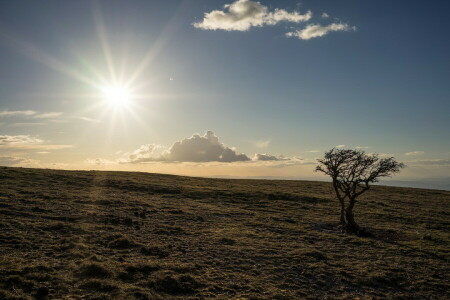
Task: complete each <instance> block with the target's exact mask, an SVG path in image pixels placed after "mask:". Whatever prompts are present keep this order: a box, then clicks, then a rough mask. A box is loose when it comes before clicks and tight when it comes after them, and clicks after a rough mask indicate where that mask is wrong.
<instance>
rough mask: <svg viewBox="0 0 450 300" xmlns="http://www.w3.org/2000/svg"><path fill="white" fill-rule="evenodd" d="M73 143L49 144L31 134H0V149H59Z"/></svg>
mask: <svg viewBox="0 0 450 300" xmlns="http://www.w3.org/2000/svg"><path fill="white" fill-rule="evenodd" d="M72 147H73V145H55V144H49V143H47V142H46V141H44V140H42V139H41V138H38V137H34V136H31V135H0V149H14V150H27V149H33V150H36V149H39V150H59V149H67V148H72Z"/></svg>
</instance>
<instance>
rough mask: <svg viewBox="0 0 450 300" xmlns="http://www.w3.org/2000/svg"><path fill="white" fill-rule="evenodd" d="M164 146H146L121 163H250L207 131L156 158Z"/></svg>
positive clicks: (180, 142) (130, 154)
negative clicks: (156, 151) (156, 152)
mask: <svg viewBox="0 0 450 300" xmlns="http://www.w3.org/2000/svg"><path fill="white" fill-rule="evenodd" d="M158 148H159V149H161V148H162V146H158V145H154V144H146V145H143V146H141V147H140V148H139V149H137V150H135V151H133V152H132V153H127V154H126V159H125V160H122V161H121V162H129V163H142V162H158V161H159V162H227V163H228V162H238V161H250V158H249V157H248V156H247V155H245V154H240V153H237V152H236V151H235V150H233V149H231V148H229V147H227V146H225V145H224V144H222V143H221V142H219V138H218V137H217V136H216V135H215V134H214V132H212V131H207V132H206V133H205V134H204V135H203V136H200V135H199V134H194V135H192V136H191V137H190V138H186V139H183V140H181V141H179V142H175V143H174V144H173V145H172V146H171V147H170V148H169V149H168V150H167V151H164V152H163V153H162V154H161V155H157V156H155V150H156V149H158Z"/></svg>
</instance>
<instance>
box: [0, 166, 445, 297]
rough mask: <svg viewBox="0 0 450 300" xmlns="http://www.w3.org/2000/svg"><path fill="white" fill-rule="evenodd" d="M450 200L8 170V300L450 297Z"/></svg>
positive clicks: (4, 193)
mask: <svg viewBox="0 0 450 300" xmlns="http://www.w3.org/2000/svg"><path fill="white" fill-rule="evenodd" d="M449 200H450V192H446V191H437V190H422V189H408V188H395V187H379V186H377V187H374V188H373V190H371V191H369V192H368V193H367V194H366V195H365V197H363V198H362V199H361V201H360V202H359V203H358V204H357V207H356V211H355V213H356V218H357V220H358V221H359V222H360V224H361V225H362V226H364V227H366V228H367V230H368V231H369V232H371V233H373V237H359V236H355V235H349V234H346V233H344V232H342V231H341V230H340V229H339V227H338V226H337V225H336V221H337V219H338V217H339V216H338V206H337V203H336V201H335V200H334V199H333V195H332V193H331V190H330V185H329V184H327V183H320V182H308V181H265V180H225V179H204V178H190V177H179V176H168V175H159V174H145V173H125V172H70V171H55V170H36V169H19V168H0V299H33V298H37V299H47V298H48V299H173V298H180V299H181V298H183V299H184V298H188V299H204V298H222V299H303V298H305V299H356V298H359V299H385V298H390V299H445V298H450V294H449V290H450V289H449V287H450V285H449V282H448V274H450V268H449V263H448V259H449V240H450V239H449V224H450V220H449V214H450V205H449Z"/></svg>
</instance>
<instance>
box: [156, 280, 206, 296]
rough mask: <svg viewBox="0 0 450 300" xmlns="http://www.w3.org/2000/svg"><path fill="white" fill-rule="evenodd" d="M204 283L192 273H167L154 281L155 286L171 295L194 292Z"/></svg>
mask: <svg viewBox="0 0 450 300" xmlns="http://www.w3.org/2000/svg"><path fill="white" fill-rule="evenodd" d="M201 286H202V285H201V284H200V283H199V282H198V281H197V280H196V279H195V278H193V277H192V276H190V275H181V276H173V275H165V276H161V277H159V278H156V279H155V280H154V281H153V287H154V288H155V289H156V290H157V291H161V292H164V293H167V294H171V295H182V294H193V293H195V291H196V290H197V289H198V288H200V287H201Z"/></svg>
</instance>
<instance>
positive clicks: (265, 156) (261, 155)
mask: <svg viewBox="0 0 450 300" xmlns="http://www.w3.org/2000/svg"><path fill="white" fill-rule="evenodd" d="M253 160H260V161H281V160H290V158H287V157H284V156H281V155H280V156H277V155H271V154H266V153H256V154H255V156H254V157H253Z"/></svg>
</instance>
